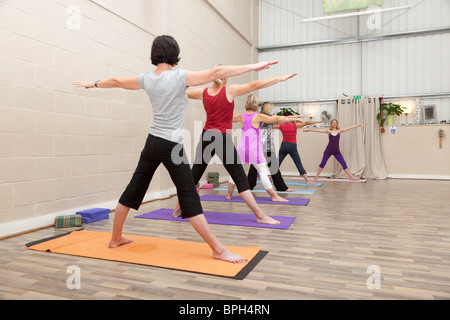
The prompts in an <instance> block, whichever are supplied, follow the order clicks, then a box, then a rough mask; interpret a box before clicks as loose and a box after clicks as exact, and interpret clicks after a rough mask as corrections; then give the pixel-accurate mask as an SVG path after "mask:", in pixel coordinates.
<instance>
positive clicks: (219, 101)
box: [172, 73, 297, 225]
mask: <svg viewBox="0 0 450 320" xmlns="http://www.w3.org/2000/svg"><path fill="white" fill-rule="evenodd" d="M296 75H297V74H295V73H294V74H290V75H286V76H280V77H276V78H272V79H265V80H257V81H254V82H251V83H247V84H240V85H230V86H226V84H227V81H228V78H221V79H217V80H215V81H214V84H213V85H212V86H211V87H209V88H199V89H192V90H187V94H188V97H189V98H190V99H195V100H202V101H203V105H204V108H205V111H206V116H207V120H206V124H205V127H204V129H203V134H202V136H201V137H200V141H199V144H198V146H197V149H196V154H195V160H194V166H193V167H192V176H193V178H194V183H195V184H198V182H199V181H200V179H201V177H202V176H203V174H204V173H205V171H206V168H207V166H208V164H209V162H210V161H211V159H212V157H214V155H216V154H217V156H218V157H219V158H220V160H221V161H222V163H223V165H224V167H225V169H226V170H227V172H228V173H229V174H230V176H231V178H232V179H233V181H234V182H235V183H236V186H237V188H238V191H239V194H240V196H241V198H242V199H243V200H244V201H245V203H246V204H247V205H248V206H249V208H250V209H251V210H252V211H253V213H254V214H255V216H256V221H257V222H258V223H263V224H271V225H278V224H280V222H279V221H277V220H274V219H272V218H271V217H269V216H268V215H267V214H265V213H264V212H263V211H262V209H261V208H260V207H259V206H258V204H257V203H256V200H255V198H254V197H253V194H252V192H251V191H250V186H249V183H248V179H247V175H246V174H245V171H244V168H243V166H242V164H241V162H240V161H239V157H238V155H237V151H236V148H235V146H234V143H233V140H232V137H231V134H232V130H233V113H234V99H235V98H236V97H239V96H242V95H246V94H249V93H251V92H253V91H255V90H260V89H263V88H267V87H270V86H273V85H275V84H277V83H279V82H284V81H287V80H289V79H291V78H293V77H295V76H296ZM211 144H212V146H211ZM205 151H206V152H205ZM180 215H181V210H180V207H179V204H177V206H176V208H175V210H174V213H173V215H172V216H173V217H174V218H176V217H178V216H180Z"/></svg>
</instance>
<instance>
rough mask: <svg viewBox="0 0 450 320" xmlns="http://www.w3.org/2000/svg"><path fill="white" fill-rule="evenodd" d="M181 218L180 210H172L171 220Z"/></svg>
mask: <svg viewBox="0 0 450 320" xmlns="http://www.w3.org/2000/svg"><path fill="white" fill-rule="evenodd" d="M180 216H181V209H175V210H173V214H172V218H174V219H176V218H179V217H180Z"/></svg>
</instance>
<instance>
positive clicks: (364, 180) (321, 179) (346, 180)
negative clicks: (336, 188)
mask: <svg viewBox="0 0 450 320" xmlns="http://www.w3.org/2000/svg"><path fill="white" fill-rule="evenodd" d="M291 179H292V180H304V179H303V178H291ZM316 181H332V182H359V183H366V182H367V180H366V179H362V180H350V179H327V178H319V179H317V180H316Z"/></svg>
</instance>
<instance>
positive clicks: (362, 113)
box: [334, 96, 387, 180]
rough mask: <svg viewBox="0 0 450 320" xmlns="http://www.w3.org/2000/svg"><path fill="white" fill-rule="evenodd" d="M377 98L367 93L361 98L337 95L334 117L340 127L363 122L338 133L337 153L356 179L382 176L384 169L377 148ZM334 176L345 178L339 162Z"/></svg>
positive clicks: (373, 178)
mask: <svg viewBox="0 0 450 320" xmlns="http://www.w3.org/2000/svg"><path fill="white" fill-rule="evenodd" d="M379 109H380V99H379V97H376V96H371V97H368V98H365V99H351V98H340V99H339V100H338V106H337V119H338V121H339V126H340V127H341V129H343V128H348V127H351V126H354V125H357V124H367V127H365V128H360V127H359V128H356V129H353V130H350V131H347V132H345V133H343V134H342V135H341V143H340V147H341V153H342V155H343V156H344V159H345V161H346V162H347V165H348V167H349V169H350V171H351V173H352V174H353V175H354V176H355V177H358V178H365V179H371V180H375V179H386V178H387V171H386V166H385V164H384V157H383V154H382V150H381V134H380V126H379V125H378V120H377V114H378V112H379ZM334 177H335V178H346V177H347V174H346V173H345V172H344V170H343V169H342V166H341V165H340V164H339V162H337V161H335V164H334Z"/></svg>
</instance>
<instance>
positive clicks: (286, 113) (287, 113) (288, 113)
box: [283, 110, 294, 117]
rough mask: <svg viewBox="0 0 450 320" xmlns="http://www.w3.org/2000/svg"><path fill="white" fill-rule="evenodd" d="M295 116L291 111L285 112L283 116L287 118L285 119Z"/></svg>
mask: <svg viewBox="0 0 450 320" xmlns="http://www.w3.org/2000/svg"><path fill="white" fill-rule="evenodd" d="M293 115H294V114H293V113H292V112H291V111H287V110H286V111H285V112H283V116H285V117H290V116H293Z"/></svg>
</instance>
